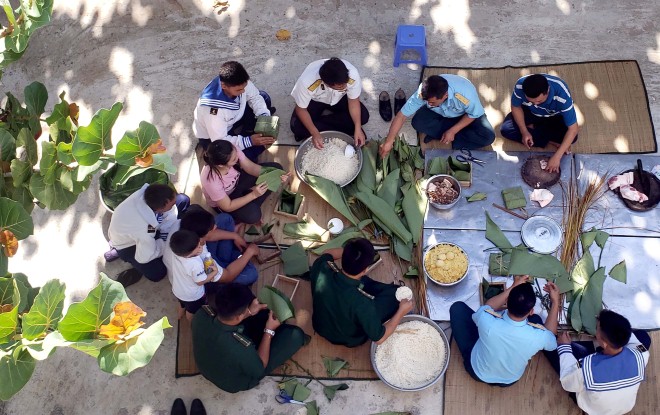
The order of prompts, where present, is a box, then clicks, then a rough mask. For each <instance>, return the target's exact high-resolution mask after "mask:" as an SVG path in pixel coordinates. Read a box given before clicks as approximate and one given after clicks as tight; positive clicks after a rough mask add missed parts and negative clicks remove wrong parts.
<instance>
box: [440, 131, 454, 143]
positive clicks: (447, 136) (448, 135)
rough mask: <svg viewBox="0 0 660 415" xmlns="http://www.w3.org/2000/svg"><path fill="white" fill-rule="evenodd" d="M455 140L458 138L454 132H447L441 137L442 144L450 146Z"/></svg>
mask: <svg viewBox="0 0 660 415" xmlns="http://www.w3.org/2000/svg"><path fill="white" fill-rule="evenodd" d="M454 138H456V133H454V132H453V131H452V130H447V131H445V133H444V134H443V135H442V137H440V142H441V143H442V144H450V143H451V142H452V141H454Z"/></svg>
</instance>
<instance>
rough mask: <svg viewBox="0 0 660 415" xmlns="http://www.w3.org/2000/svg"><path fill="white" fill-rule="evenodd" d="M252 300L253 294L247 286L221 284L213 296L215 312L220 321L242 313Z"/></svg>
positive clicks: (231, 283)
mask: <svg viewBox="0 0 660 415" xmlns="http://www.w3.org/2000/svg"><path fill="white" fill-rule="evenodd" d="M252 300H254V294H252V291H251V290H250V288H249V287H248V286H247V285H243V284H238V283H236V282H230V283H229V284H222V285H220V287H219V288H218V291H217V293H216V295H215V312H216V313H218V317H220V318H221V319H231V318H233V317H236V316H237V315H239V314H241V313H243V312H244V311H245V309H246V308H248V306H249V305H250V303H251V302H252Z"/></svg>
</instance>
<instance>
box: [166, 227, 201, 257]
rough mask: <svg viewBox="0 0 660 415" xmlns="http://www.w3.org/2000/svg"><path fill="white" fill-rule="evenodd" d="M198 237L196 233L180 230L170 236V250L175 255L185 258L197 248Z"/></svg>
mask: <svg viewBox="0 0 660 415" xmlns="http://www.w3.org/2000/svg"><path fill="white" fill-rule="evenodd" d="M199 240H200V237H199V236H197V234H196V233H194V232H191V231H187V230H185V229H180V230H178V231H176V232H174V233H173V234H172V236H170V248H171V249H172V252H174V254H175V255H178V256H182V257H187V256H188V255H190V253H191V252H192V251H194V250H195V249H197V246H199Z"/></svg>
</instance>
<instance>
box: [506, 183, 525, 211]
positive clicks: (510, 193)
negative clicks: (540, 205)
mask: <svg viewBox="0 0 660 415" xmlns="http://www.w3.org/2000/svg"><path fill="white" fill-rule="evenodd" d="M502 199H503V200H504V205H505V206H506V208H507V209H517V208H522V207H525V206H527V199H526V198H525V193H524V192H523V189H522V187H520V186H516V187H511V188H509V189H504V190H502Z"/></svg>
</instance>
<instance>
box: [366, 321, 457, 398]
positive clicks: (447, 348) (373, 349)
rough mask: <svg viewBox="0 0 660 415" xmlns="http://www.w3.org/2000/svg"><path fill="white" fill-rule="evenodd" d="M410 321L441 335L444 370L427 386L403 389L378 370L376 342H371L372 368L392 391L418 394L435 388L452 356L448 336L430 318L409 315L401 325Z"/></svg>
mask: <svg viewBox="0 0 660 415" xmlns="http://www.w3.org/2000/svg"><path fill="white" fill-rule="evenodd" d="M409 321H422V322H424V323H426V324H428V325H429V326H431V327H433V328H434V329H435V330H436V331H437V332H438V333H439V334H440V337H441V338H442V342H443V343H444V349H445V363H444V365H443V366H442V370H440V372H439V373H438V375H437V376H436V377H435V378H433V379H432V380H431V381H429V382H428V383H427V384H425V385H422V386H419V387H417V388H401V387H399V386H397V385H393V384H391V383H390V382H388V381H387V380H385V378H384V377H383V375H382V374H381V372H380V371H379V370H378V366H377V365H376V349H377V348H378V345H377V344H376V342H371V349H370V350H369V354H370V358H371V367H373V369H374V372H376V375H378V378H379V379H380V380H382V381H383V383H385V384H386V385H387V386H389V387H390V388H392V389H396V390H400V391H402V392H416V391H421V390H423V389H426V388H428V387H431V386H433V385H434V384H435V383H436V382H437V381H438V380H440V378H442V376H443V375H444V374H445V372H446V371H447V367H448V366H449V356H450V346H449V340H448V339H447V336H446V335H445V332H444V331H443V330H442V329H441V328H440V326H438V325H437V324H436V323H435V322H434V321H433V320H431V319H430V318H427V317H424V316H421V315H419V314H408V315H406V316H403V318H402V319H401V322H400V323H399V324H403V323H406V322H409ZM402 353H405V351H402Z"/></svg>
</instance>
